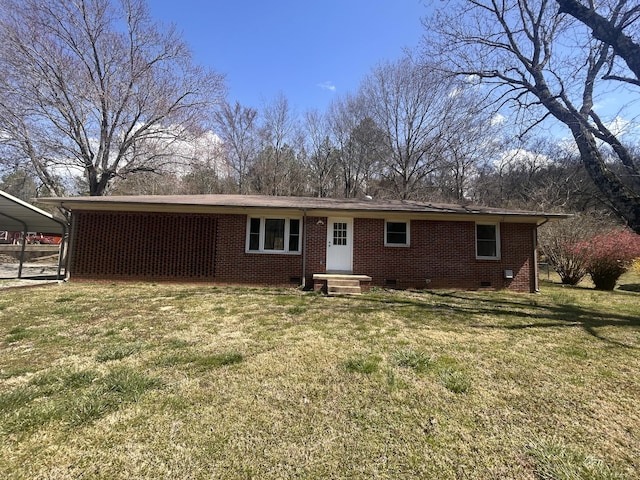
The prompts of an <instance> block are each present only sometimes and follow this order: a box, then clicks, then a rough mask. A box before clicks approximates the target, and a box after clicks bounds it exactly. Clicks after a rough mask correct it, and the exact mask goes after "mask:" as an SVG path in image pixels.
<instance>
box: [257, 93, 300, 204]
mask: <svg viewBox="0 0 640 480" xmlns="http://www.w3.org/2000/svg"><path fill="white" fill-rule="evenodd" d="M260 140H261V143H260V151H259V153H258V156H257V159H256V162H255V163H254V165H253V168H252V182H253V186H254V189H255V190H256V191H257V192H258V193H263V194H266V195H299V194H302V193H303V192H305V191H306V180H305V179H304V173H303V171H302V170H303V169H302V164H301V162H299V159H298V154H299V153H300V146H301V145H302V136H301V132H300V129H299V128H298V122H297V116H296V114H295V113H294V112H293V110H292V109H291V107H290V106H289V101H288V100H287V98H286V97H285V96H284V95H283V94H279V95H278V96H276V98H275V99H274V100H273V101H272V102H271V103H269V104H268V105H267V106H266V107H265V108H264V111H263V123H262V125H261V127H260Z"/></svg>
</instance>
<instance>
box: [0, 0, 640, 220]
mask: <svg viewBox="0 0 640 480" xmlns="http://www.w3.org/2000/svg"><path fill="white" fill-rule="evenodd" d="M0 6H2V11H1V12H0V39H1V40H2V41H1V42H0V166H2V167H3V172H4V175H3V178H2V185H1V186H2V188H4V189H6V190H7V191H9V192H10V193H18V196H22V195H29V196H33V190H36V192H35V196H38V195H67V194H89V195H105V194H174V193H185V194H196V193H239V194H250V193H256V194H266V195H307V196H318V197H345V198H349V197H359V196H363V195H369V196H372V197H375V198H396V199H405V200H422V201H431V202H455V203H478V204H485V205H496V206H503V207H511V208H535V209H537V210H540V209H545V210H564V211H581V210H586V209H592V208H598V207H601V206H603V205H606V206H607V207H608V208H609V209H610V210H611V211H613V212H614V213H615V214H616V215H617V216H618V217H619V218H622V219H623V220H624V221H625V222H626V223H627V224H628V225H629V226H631V228H633V229H634V230H636V231H640V166H639V165H640V162H639V160H638V146H637V131H635V130H634V129H633V127H635V128H637V123H635V118H633V117H632V118H622V117H621V116H620V115H621V114H623V113H624V112H619V114H620V115H618V116H617V117H615V118H614V117H610V118H605V116H604V113H602V111H601V110H600V108H601V107H600V105H599V104H598V101H597V100H598V99H599V98H600V96H606V95H607V94H609V93H611V92H615V91H619V89H620V88H624V89H625V93H626V94H627V95H629V96H630V98H635V99H636V100H637V93H638V92H637V88H638V87H639V85H640V84H639V82H638V78H637V72H636V71H635V64H634V61H635V60H634V59H635V57H634V55H633V52H634V51H635V50H634V48H635V47H637V45H638V25H639V22H638V13H639V12H638V8H637V6H635V5H634V3H633V2H631V1H630V0H615V1H613V2H609V3H606V4H604V5H603V6H600V7H599V10H598V11H597V12H596V10H595V7H594V6H593V5H592V4H582V3H580V2H578V1H576V0H557V2H555V1H551V0H520V1H516V0H508V1H506V2H501V3H495V2H490V1H485V0H451V1H449V2H444V4H443V5H442V7H439V8H437V9H436V10H434V11H433V12H430V13H429V14H428V15H427V16H425V19H424V26H425V38H424V41H423V43H422V45H421V47H420V48H419V49H418V50H417V51H415V52H412V53H410V54H406V55H404V56H403V57H402V58H400V59H396V60H391V61H386V62H383V63H380V64H379V65H377V66H374V67H373V68H372V69H371V71H370V73H369V74H368V75H367V76H366V77H365V78H364V79H363V80H362V82H361V84H360V87H359V88H358V90H357V91H356V92H352V93H350V94H347V95H344V96H342V97H339V98H337V99H336V100H335V101H334V102H333V103H332V104H331V105H330V107H329V108H328V109H327V110H326V111H323V112H321V111H306V112H301V113H300V112H296V111H295V108H294V107H292V106H291V105H290V103H289V101H288V99H287V98H286V95H285V94H281V95H279V96H277V97H276V98H274V99H272V100H271V101H270V102H268V103H266V104H265V105H262V106H260V107H256V106H249V105H241V104H239V103H232V102H228V101H226V100H225V88H226V87H225V80H224V77H223V76H222V75H220V74H218V73H217V72H215V71H213V70H210V69H205V68H202V67H200V66H197V65H195V64H194V62H193V60H192V57H191V54H190V52H189V48H188V45H186V43H185V42H184V40H183V39H182V38H181V36H180V35H179V34H178V33H177V32H176V31H175V29H173V28H171V27H167V26H165V25H161V24H158V23H157V22H155V21H154V20H153V19H152V18H151V16H150V14H149V12H148V9H147V7H146V4H145V2H144V0H125V1H121V2H117V1H115V0H78V1H74V2H72V1H70V0H53V1H51V2H40V1H38V0H20V1H18V0H0ZM584 9H587V13H588V15H585V11H584ZM594 22H595V23H594ZM607 29H609V30H615V32H617V34H616V35H615V36H611V35H608V36H607V31H608V30H607ZM620 85H623V87H620ZM616 89H617V90H616ZM634 95H635V97H634ZM551 119H552V120H553V122H551ZM615 120H618V121H619V122H618V123H620V121H621V120H624V122H625V125H626V127H627V128H626V131H623V130H620V129H617V128H614V125H615ZM559 126H564V128H565V130H561V129H559ZM634 132H635V133H636V136H634V135H633V133H634ZM563 135H564V136H566V135H569V137H570V138H571V139H572V140H571V142H566V141H562V137H563ZM26 192H29V193H28V194H27V193H26Z"/></svg>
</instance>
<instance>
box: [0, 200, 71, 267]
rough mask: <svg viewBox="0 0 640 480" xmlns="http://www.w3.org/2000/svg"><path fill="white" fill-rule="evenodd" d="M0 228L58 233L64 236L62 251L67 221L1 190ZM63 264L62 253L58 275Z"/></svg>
mask: <svg viewBox="0 0 640 480" xmlns="http://www.w3.org/2000/svg"><path fill="white" fill-rule="evenodd" d="M0 230H7V231H12V232H23V233H24V234H26V233H27V232H37V233H56V234H58V235H61V236H62V237H63V242H62V244H61V245H60V251H61V252H62V251H64V237H65V234H66V232H67V225H66V223H65V222H63V221H61V220H58V219H56V218H54V217H53V215H51V214H50V213H47V212H45V211H44V210H40V209H39V208H37V207H34V206H33V205H31V204H29V203H27V202H24V201H22V200H20V199H19V198H16V197H14V196H12V195H9V194H8V193H6V192H3V191H1V190H0ZM23 260H24V245H23V249H22V253H21V255H20V268H19V270H18V277H21V276H22V264H23V263H24V262H23ZM61 266H62V255H60V259H59V262H58V276H60V271H61Z"/></svg>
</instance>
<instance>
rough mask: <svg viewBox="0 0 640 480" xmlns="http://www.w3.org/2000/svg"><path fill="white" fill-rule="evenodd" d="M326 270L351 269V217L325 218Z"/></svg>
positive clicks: (339, 270)
mask: <svg viewBox="0 0 640 480" xmlns="http://www.w3.org/2000/svg"><path fill="white" fill-rule="evenodd" d="M327 223H328V225H327V271H328V272H351V271H352V270H353V265H352V261H353V218H329V219H328V220H327Z"/></svg>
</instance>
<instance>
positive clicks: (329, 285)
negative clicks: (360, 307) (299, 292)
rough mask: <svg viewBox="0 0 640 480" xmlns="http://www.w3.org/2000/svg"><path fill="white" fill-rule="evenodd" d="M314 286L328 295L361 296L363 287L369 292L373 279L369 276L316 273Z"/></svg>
mask: <svg viewBox="0 0 640 480" xmlns="http://www.w3.org/2000/svg"><path fill="white" fill-rule="evenodd" d="M313 284H314V285H313V286H314V289H315V290H320V291H323V292H325V293H327V294H328V295H359V294H360V293H362V290H363V287H364V288H365V289H366V290H367V291H368V289H369V287H370V285H371V277H369V276H367V275H350V274H335V273H316V274H315V275H313Z"/></svg>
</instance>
